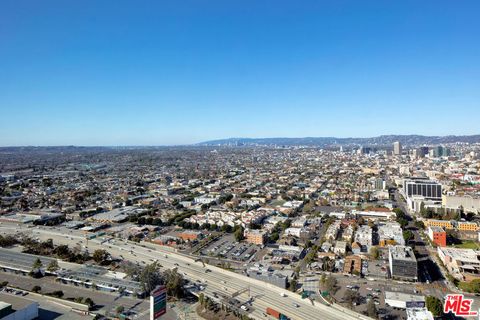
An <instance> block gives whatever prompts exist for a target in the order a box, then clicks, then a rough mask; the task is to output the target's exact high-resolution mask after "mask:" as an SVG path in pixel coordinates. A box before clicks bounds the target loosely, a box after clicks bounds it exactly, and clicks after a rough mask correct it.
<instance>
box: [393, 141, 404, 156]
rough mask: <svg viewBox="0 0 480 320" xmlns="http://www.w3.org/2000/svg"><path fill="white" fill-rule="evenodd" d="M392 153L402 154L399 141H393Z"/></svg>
mask: <svg viewBox="0 0 480 320" xmlns="http://www.w3.org/2000/svg"><path fill="white" fill-rule="evenodd" d="M393 154H394V155H396V156H399V155H401V154H402V144H401V143H400V141H397V142H394V143H393Z"/></svg>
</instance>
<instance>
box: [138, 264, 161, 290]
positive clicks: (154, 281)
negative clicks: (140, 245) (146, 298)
mask: <svg viewBox="0 0 480 320" xmlns="http://www.w3.org/2000/svg"><path fill="white" fill-rule="evenodd" d="M139 281H140V284H141V286H142V289H143V290H144V291H145V292H146V293H147V294H149V293H150V292H151V291H152V290H153V289H155V287H156V286H158V285H160V284H162V283H163V278H162V275H161V274H160V266H159V265H158V264H157V262H154V263H152V264H149V265H147V266H146V267H145V268H144V269H143V270H142V272H141V273H140V276H139Z"/></svg>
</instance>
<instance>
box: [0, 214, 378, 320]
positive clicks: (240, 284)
mask: <svg viewBox="0 0 480 320" xmlns="http://www.w3.org/2000/svg"><path fill="white" fill-rule="evenodd" d="M0 230H1V231H2V232H4V233H10V234H11V233H17V232H23V233H25V234H32V236H33V237H37V238H39V239H42V240H46V239H49V238H51V239H53V241H54V243H55V244H67V245H70V246H75V245H77V243H78V242H79V241H80V240H81V241H82V243H84V244H86V241H85V235H84V234H83V233H82V232H80V231H73V230H67V229H61V228H60V227H37V228H26V227H25V226H22V225H15V227H12V226H8V225H6V224H5V223H4V224H2V225H1V226H0ZM60 230H62V231H60ZM87 246H88V250H90V251H93V250H96V249H106V250H107V251H109V252H110V254H112V255H113V256H115V257H123V259H125V260H129V261H133V262H138V263H139V264H143V265H145V264H149V263H152V262H153V261H155V260H158V262H159V263H160V264H161V265H162V267H163V268H166V269H171V268H175V267H176V268H178V271H179V272H180V273H182V274H183V275H184V277H185V278H187V279H189V280H191V281H196V282H200V283H203V286H204V287H205V291H204V294H205V295H207V296H210V297H214V296H215V293H216V294H217V295H218V294H222V295H231V294H232V293H234V292H236V291H239V290H241V289H244V288H246V287H249V288H250V295H248V293H242V294H240V295H239V296H237V299H238V300H240V301H241V302H242V303H244V302H246V301H248V300H250V298H253V299H252V300H253V301H252V303H251V306H250V310H249V313H248V315H249V316H250V317H252V318H255V319H266V315H265V310H266V308H267V307H271V308H273V309H275V310H278V311H279V312H281V313H283V314H285V315H286V316H288V317H289V318H291V319H292V320H306V319H322V320H334V319H347V320H348V319H369V318H367V317H365V316H363V315H360V314H358V313H355V312H353V311H351V310H349V309H346V308H343V307H341V306H338V305H333V306H326V305H323V304H320V303H318V302H315V304H314V305H312V304H311V302H310V300H308V299H306V300H302V299H301V297H300V296H299V295H297V294H294V293H290V292H287V291H286V290H283V289H281V288H279V287H276V286H273V285H271V284H268V283H265V282H262V281H259V280H256V279H252V278H250V277H247V276H243V275H241V274H237V273H234V272H231V271H227V270H224V269H221V268H218V267H216V266H210V265H206V266H205V267H204V266H203V264H202V263H201V262H195V261H194V258H191V257H188V256H184V255H181V254H178V253H175V252H172V251H171V249H170V250H169V248H163V247H160V246H155V247H153V246H152V247H146V246H145V247H144V246H141V245H139V244H137V243H135V242H130V241H125V240H117V239H115V240H113V241H109V242H108V243H105V242H104V243H101V240H99V239H93V240H89V241H88V245H87ZM207 269H209V270H210V272H206V270H207ZM282 293H285V294H286V296H285V297H282V296H281V294H282Z"/></svg>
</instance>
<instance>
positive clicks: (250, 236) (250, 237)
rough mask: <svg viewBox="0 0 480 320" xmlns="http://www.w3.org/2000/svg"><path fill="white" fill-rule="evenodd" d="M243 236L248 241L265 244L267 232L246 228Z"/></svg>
mask: <svg viewBox="0 0 480 320" xmlns="http://www.w3.org/2000/svg"><path fill="white" fill-rule="evenodd" d="M243 236H244V237H245V241H247V242H248V243H253V244H258V245H264V244H265V242H266V241H267V233H266V232H265V231H263V230H252V229H245V230H244V231H243Z"/></svg>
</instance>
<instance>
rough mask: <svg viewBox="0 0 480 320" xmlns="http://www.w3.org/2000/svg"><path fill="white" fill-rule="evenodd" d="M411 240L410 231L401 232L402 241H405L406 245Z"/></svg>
mask: <svg viewBox="0 0 480 320" xmlns="http://www.w3.org/2000/svg"><path fill="white" fill-rule="evenodd" d="M413 238H414V235H413V232H412V231H410V230H406V231H403V239H405V243H408V242H409V241H410V240H412V239H413Z"/></svg>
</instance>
